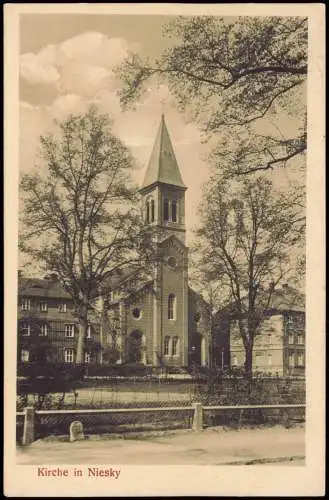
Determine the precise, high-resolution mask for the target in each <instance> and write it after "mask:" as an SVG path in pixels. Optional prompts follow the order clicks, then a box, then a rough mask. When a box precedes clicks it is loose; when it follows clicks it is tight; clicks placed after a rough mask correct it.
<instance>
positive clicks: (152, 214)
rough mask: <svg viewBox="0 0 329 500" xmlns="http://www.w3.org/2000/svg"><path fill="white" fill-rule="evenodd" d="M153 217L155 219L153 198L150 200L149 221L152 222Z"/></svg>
mask: <svg viewBox="0 0 329 500" xmlns="http://www.w3.org/2000/svg"><path fill="white" fill-rule="evenodd" d="M154 219H155V208H154V200H151V222H154Z"/></svg>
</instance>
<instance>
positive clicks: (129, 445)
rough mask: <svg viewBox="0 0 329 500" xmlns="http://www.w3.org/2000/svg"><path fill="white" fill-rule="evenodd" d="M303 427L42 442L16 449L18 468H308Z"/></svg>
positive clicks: (181, 432) (187, 432) (180, 432)
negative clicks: (51, 465)
mask: <svg viewBox="0 0 329 500" xmlns="http://www.w3.org/2000/svg"><path fill="white" fill-rule="evenodd" d="M304 441H305V435H304V428H301V427H297V428H292V429H285V428H283V427H279V426H278V427H274V428H267V429H265V428H264V429H255V430H251V429H241V430H236V431H235V430H228V431H226V430H223V429H222V428H209V429H207V430H204V431H203V432H200V433H194V432H193V431H190V430H188V431H177V432H175V433H171V434H169V435H163V436H151V437H147V436H146V437H145V436H144V437H139V438H137V439H129V438H126V439H105V438H104V437H102V438H100V437H98V438H97V437H96V436H95V437H93V438H89V439H86V440H84V441H76V442H74V443H69V442H60V441H58V440H57V441H56V440H53V441H50V440H40V441H36V442H35V443H33V444H32V445H30V446H27V447H24V448H23V447H18V448H17V463H19V464H22V465H23V464H26V465H37V464H42V465H47V464H77V463H79V464H112V465H114V464H126V465H128V464H129V465H156V464H157V465H160V464H162V465H165V464H166V465H174V464H175V465H178V464H180V465H239V464H241V465H252V464H257V465H259V464H261V463H264V464H278V465H286V464H289V465H304V464H305V462H304V455H305V443H304Z"/></svg>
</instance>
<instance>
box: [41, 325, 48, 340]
mask: <svg viewBox="0 0 329 500" xmlns="http://www.w3.org/2000/svg"><path fill="white" fill-rule="evenodd" d="M40 335H41V337H47V335H48V325H47V323H43V324H42V325H41V326H40Z"/></svg>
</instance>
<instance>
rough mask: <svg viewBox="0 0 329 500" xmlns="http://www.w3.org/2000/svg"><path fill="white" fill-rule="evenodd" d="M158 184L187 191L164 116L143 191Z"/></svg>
mask: <svg viewBox="0 0 329 500" xmlns="http://www.w3.org/2000/svg"><path fill="white" fill-rule="evenodd" d="M158 182H159V183H164V184H170V185H172V186H177V187H180V188H182V189H186V186H185V184H184V182H183V179H182V176H181V173H180V171H179V167H178V163H177V160H176V157H175V153H174V149H173V147H172V144H171V140H170V136H169V133H168V130H167V126H166V123H165V119H164V115H163V114H162V116H161V122H160V127H159V130H158V133H157V136H156V139H155V143H154V146H153V150H152V154H151V158H150V161H149V164H148V167H147V170H146V173H145V177H144V181H143V184H142V187H141V190H144V189H145V188H147V187H149V186H151V185H153V184H155V183H158Z"/></svg>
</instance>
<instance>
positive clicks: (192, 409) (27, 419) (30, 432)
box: [16, 403, 306, 445]
mask: <svg viewBox="0 0 329 500" xmlns="http://www.w3.org/2000/svg"><path fill="white" fill-rule="evenodd" d="M305 407H306V405H305V404H275V405H233V406H232V405H231V406H216V405H215V406H203V405H202V404H201V403H194V404H193V405H192V406H175V407H159V408H110V409H81V410H35V409H34V408H33V407H27V408H25V410H24V411H23V412H17V413H16V417H17V420H18V419H22V418H23V437H22V444H23V445H28V444H31V443H32V442H33V441H35V436H36V432H35V430H36V418H40V417H47V416H48V417H59V418H60V417H63V416H64V417H68V418H70V417H72V420H76V419H77V418H78V417H79V415H80V416H82V415H86V416H87V415H89V416H94V417H95V418H97V417H98V416H101V415H102V416H106V415H118V414H124V413H126V414H139V413H140V414H141V413H154V414H161V412H167V413H171V412H175V413H176V414H177V413H178V414H179V415H181V414H182V413H189V414H191V416H192V419H191V424H192V425H191V428H192V430H194V431H196V432H200V431H202V430H203V428H204V415H205V413H207V412H212V413H213V412H215V413H222V412H223V413H224V412H225V413H226V412H234V413H236V412H239V414H240V416H241V415H242V413H243V412H244V411H248V410H261V411H262V410H265V411H268V410H289V409H291V410H292V409H299V410H303V415H304V416H303V418H305Z"/></svg>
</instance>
